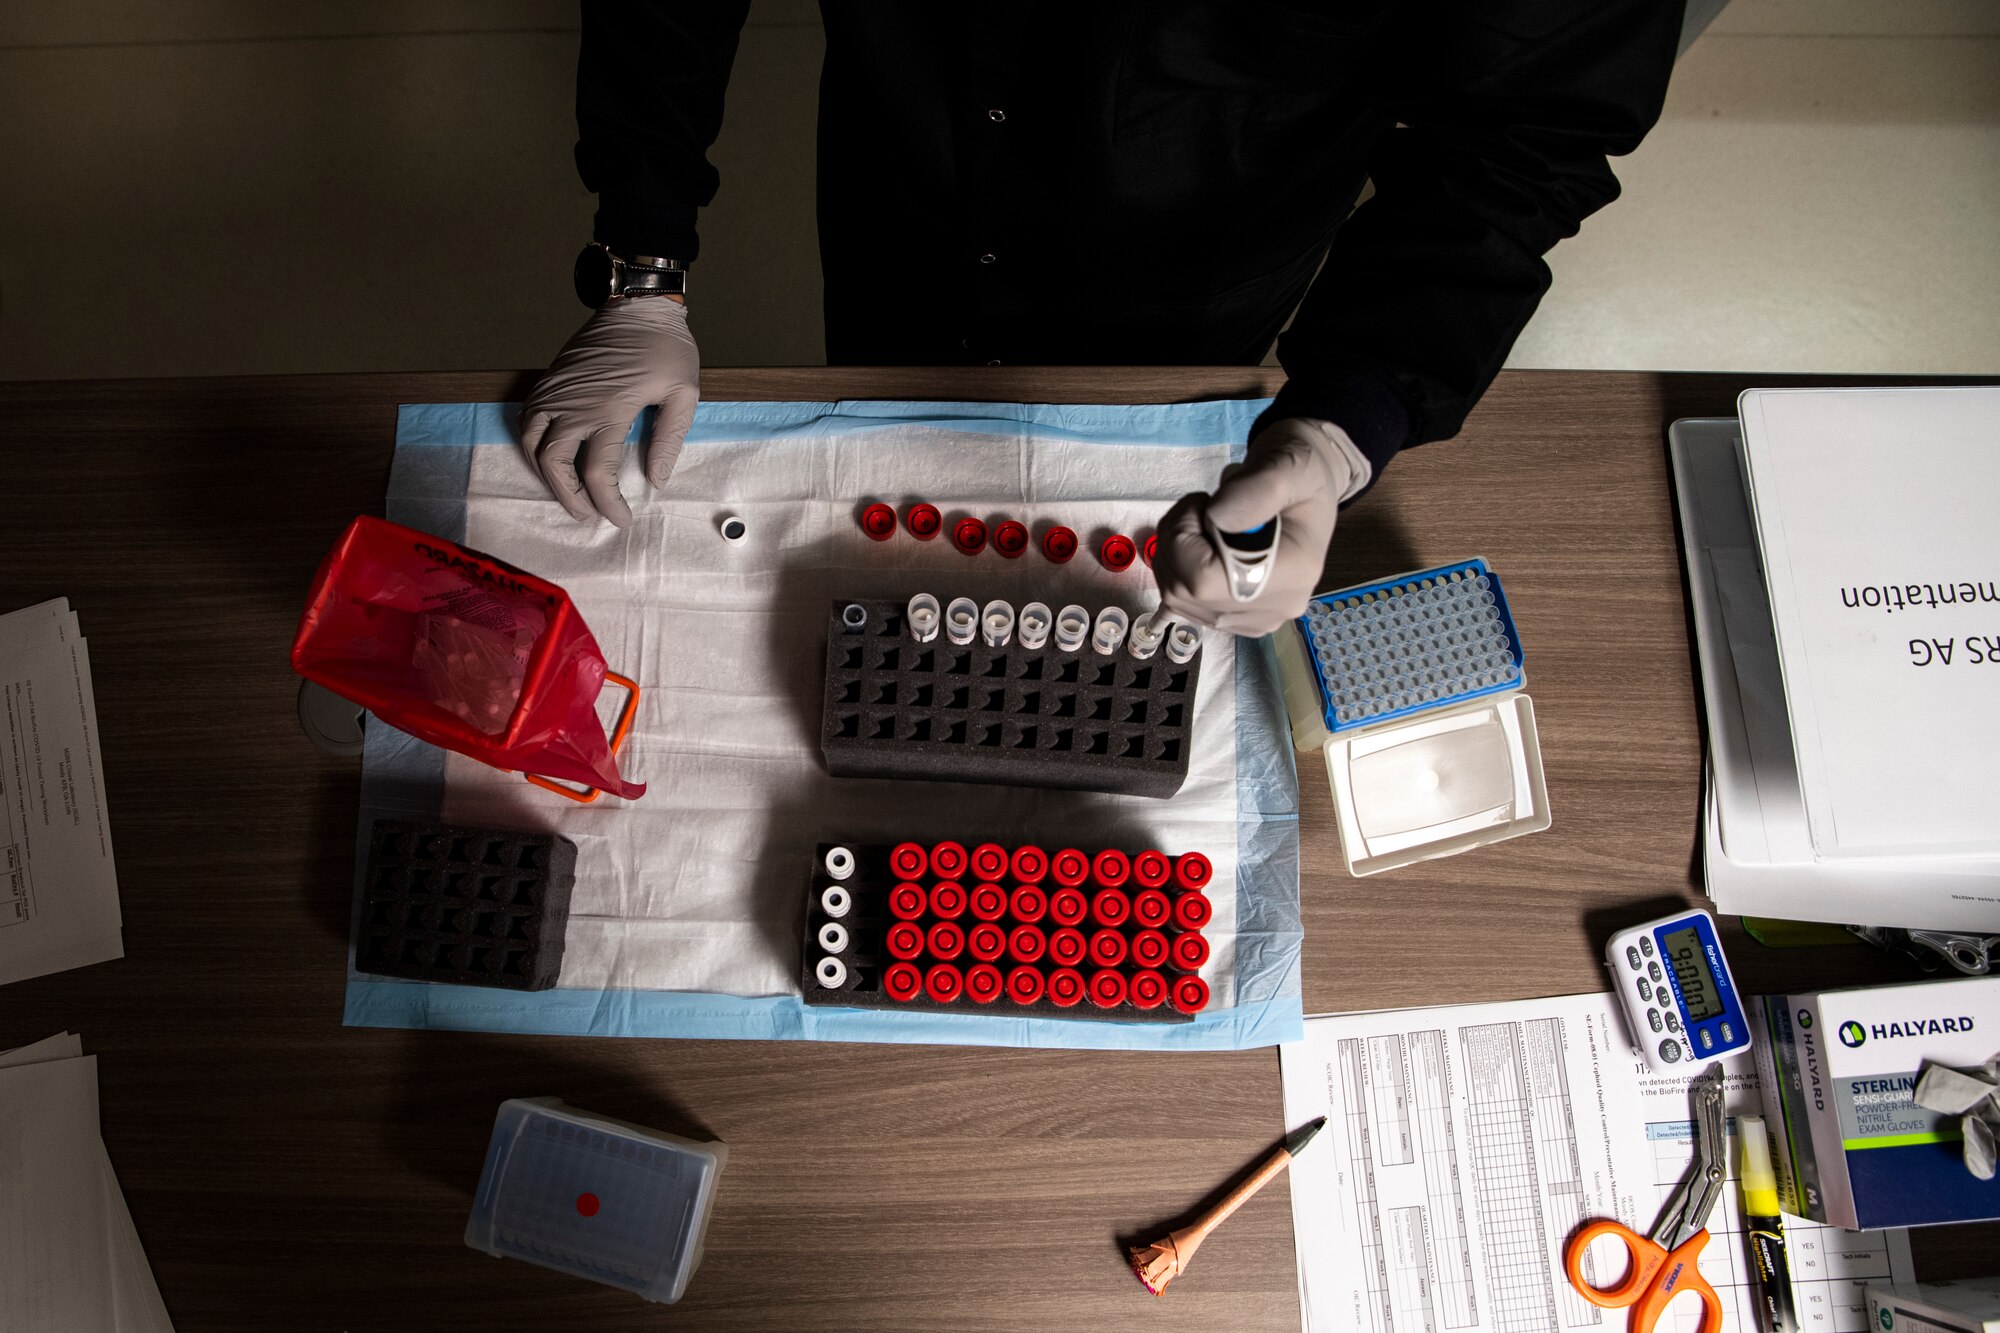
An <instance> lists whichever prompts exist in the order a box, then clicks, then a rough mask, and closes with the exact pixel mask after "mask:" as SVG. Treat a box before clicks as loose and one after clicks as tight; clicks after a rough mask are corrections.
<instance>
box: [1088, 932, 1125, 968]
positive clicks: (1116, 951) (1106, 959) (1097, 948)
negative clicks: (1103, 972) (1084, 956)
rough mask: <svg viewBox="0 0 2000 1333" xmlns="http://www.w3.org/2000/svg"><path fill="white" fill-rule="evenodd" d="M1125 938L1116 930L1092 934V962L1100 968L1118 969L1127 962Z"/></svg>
mask: <svg viewBox="0 0 2000 1333" xmlns="http://www.w3.org/2000/svg"><path fill="white" fill-rule="evenodd" d="M1126 948H1127V946H1126V943H1125V937H1124V936H1123V935H1121V934H1119V933H1118V932H1117V931H1115V930H1109V929H1106V930H1093V931H1092V932H1090V961H1091V962H1093V963H1095V964H1097V965H1098V966H1099V967H1117V966H1118V965H1119V964H1120V963H1122V962H1124V961H1125V952H1126Z"/></svg>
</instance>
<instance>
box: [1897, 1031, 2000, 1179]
mask: <svg viewBox="0 0 2000 1333" xmlns="http://www.w3.org/2000/svg"><path fill="white" fill-rule="evenodd" d="M1911 1099H1912V1100H1913V1101H1915V1102H1916V1104H1917V1105H1919V1106H1921V1107H1923V1108H1924V1109H1925V1110H1927V1111H1938V1112H1942V1113H1943V1114H1945V1115H1955V1116H1961V1117H1963V1118H1962V1119H1961V1120H1960V1121H1959V1130H1960V1132H1961V1133H1962V1134H1963V1136H1964V1138H1965V1169H1966V1170H1968V1171H1970V1172H1971V1173H1972V1174H1973V1175H1975V1176H1977V1177H1979V1178H1980V1179H1981V1180H1991V1179H1993V1172H1994V1165H1995V1151H1994V1143H1995V1138H1996V1135H2000V1054H1995V1055H1994V1056H1993V1058H1992V1059H1990V1060H1988V1061H1987V1062H1986V1063H1985V1064H1984V1065H1983V1066H1981V1067H1980V1068H1979V1069H1978V1070H1977V1071H1970V1070H1963V1069H1953V1068H1952V1067H1951V1066H1949V1065H1936V1064H1934V1065H1926V1066H1925V1067H1924V1072H1923V1075H1922V1077H1920V1078H1918V1079H1917V1087H1916V1091H1915V1092H1914V1093H1912V1094H1911Z"/></svg>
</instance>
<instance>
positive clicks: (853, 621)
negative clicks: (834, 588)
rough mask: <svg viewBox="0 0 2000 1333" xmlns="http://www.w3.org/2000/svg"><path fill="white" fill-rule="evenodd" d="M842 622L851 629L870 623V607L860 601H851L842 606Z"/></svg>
mask: <svg viewBox="0 0 2000 1333" xmlns="http://www.w3.org/2000/svg"><path fill="white" fill-rule="evenodd" d="M840 623H841V624H843V625H845V626H846V627H847V628H848V629H850V630H857V629H860V628H862V627H863V626H865V625H866V624H867V623H868V608H867V607H865V606H863V605H862V604H861V603H859V602H849V603H848V604H847V605H846V606H843V607H841V608H840Z"/></svg>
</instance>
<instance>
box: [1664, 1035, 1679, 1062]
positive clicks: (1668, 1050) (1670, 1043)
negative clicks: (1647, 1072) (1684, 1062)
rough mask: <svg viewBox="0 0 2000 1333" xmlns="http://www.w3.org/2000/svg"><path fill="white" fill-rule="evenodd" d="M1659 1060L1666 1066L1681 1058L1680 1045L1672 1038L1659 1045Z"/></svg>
mask: <svg viewBox="0 0 2000 1333" xmlns="http://www.w3.org/2000/svg"><path fill="white" fill-rule="evenodd" d="M1660 1058H1661V1059H1662V1060H1665V1061H1666V1062H1667V1063H1668V1064H1672V1063H1674V1061H1676V1060H1678V1059H1680V1058H1681V1044H1680V1043H1679V1042H1677V1041H1675V1040H1673V1039H1672V1038H1668V1039H1667V1040H1666V1041H1663V1042H1661V1043H1660Z"/></svg>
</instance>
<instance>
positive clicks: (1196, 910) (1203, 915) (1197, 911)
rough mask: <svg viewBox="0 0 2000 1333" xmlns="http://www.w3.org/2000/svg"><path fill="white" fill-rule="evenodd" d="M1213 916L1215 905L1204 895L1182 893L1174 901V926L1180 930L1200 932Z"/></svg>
mask: <svg viewBox="0 0 2000 1333" xmlns="http://www.w3.org/2000/svg"><path fill="white" fill-rule="evenodd" d="M1214 915H1215V905H1214V904H1213V903H1211V902H1209V900H1208V895H1207V894H1205V893H1183V894H1182V895H1181V896H1180V897H1178V898H1176V899H1174V924H1175V925H1177V926H1179V927H1180V928H1181V929H1182V930H1200V929H1201V928H1202V927H1204V926H1206V925H1207V924H1208V922H1209V919H1210V918H1211V917H1213V916H1214Z"/></svg>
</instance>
